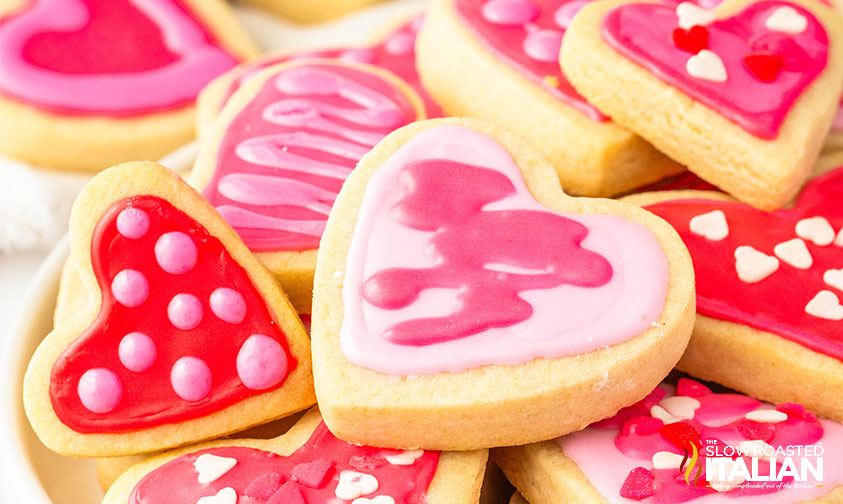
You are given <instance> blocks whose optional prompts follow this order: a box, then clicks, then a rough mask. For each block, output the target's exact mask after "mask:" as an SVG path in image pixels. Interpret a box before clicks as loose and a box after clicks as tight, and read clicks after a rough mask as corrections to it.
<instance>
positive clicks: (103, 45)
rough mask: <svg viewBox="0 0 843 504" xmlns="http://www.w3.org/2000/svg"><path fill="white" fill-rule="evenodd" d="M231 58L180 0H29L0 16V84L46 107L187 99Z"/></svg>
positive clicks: (125, 111)
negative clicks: (19, 7)
mask: <svg viewBox="0 0 843 504" xmlns="http://www.w3.org/2000/svg"><path fill="white" fill-rule="evenodd" d="M236 64H237V60H236V59H235V57H234V56H232V55H231V54H229V53H228V52H227V51H226V50H225V49H223V48H222V47H221V46H220V45H219V44H217V42H216V41H214V39H213V37H212V36H211V34H210V32H209V31H208V30H207V29H206V27H205V26H203V24H202V22H201V21H200V20H199V19H198V18H197V17H196V15H195V14H194V13H193V12H191V10H190V9H189V8H188V7H187V6H186V5H185V4H184V3H183V2H182V1H180V0H30V1H29V2H27V3H26V4H25V5H24V6H23V7H22V8H21V9H19V10H17V11H14V12H13V13H11V14H9V15H8V16H6V17H4V18H2V19H0V93H2V94H3V95H6V96H9V97H12V98H14V99H16V100H19V101H22V102H25V103H28V104H31V105H34V106H36V107H39V108H43V109H45V110H49V111H51V112H57V113H63V114H82V115H91V114H95V115H109V116H131V115H140V114H145V113H149V112H153V111H160V110H168V109H173V108H177V107H181V106H185V105H188V104H190V103H192V102H193V101H194V99H195V98H196V95H197V94H198V93H199V91H200V90H201V89H202V88H203V87H204V86H205V85H206V84H208V82H210V81H211V80H212V79H213V78H214V77H216V76H217V75H220V74H221V73H223V72H225V71H227V70H229V69H231V68H232V67H234V66H235V65H236Z"/></svg>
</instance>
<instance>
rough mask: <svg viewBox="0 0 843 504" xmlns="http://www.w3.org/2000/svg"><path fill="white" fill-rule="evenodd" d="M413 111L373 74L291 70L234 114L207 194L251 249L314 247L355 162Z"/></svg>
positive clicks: (333, 67) (325, 68)
mask: <svg viewBox="0 0 843 504" xmlns="http://www.w3.org/2000/svg"><path fill="white" fill-rule="evenodd" d="M415 118H416V112H415V110H414V109H413V107H412V106H411V105H410V103H409V102H408V101H407V99H406V98H405V97H404V95H403V94H401V91H399V90H398V89H397V88H396V87H395V86H393V85H392V84H391V83H389V82H387V81H386V80H384V79H382V78H381V77H379V76H377V75H374V74H372V73H368V72H365V71H362V70H357V69H353V68H349V67H346V66H341V65H338V64H331V63H318V64H305V65H297V66H294V67H291V68H287V69H285V70H283V71H281V72H279V73H278V74H277V75H275V76H273V77H272V78H270V79H269V80H267V82H266V83H265V84H264V86H263V88H262V89H261V90H260V91H259V92H258V94H257V96H255V98H254V99H252V101H251V102H250V103H249V104H248V105H246V107H245V108H243V110H241V111H240V113H239V114H238V115H237V116H236V117H235V118H234V119H233V120H232V121H231V123H230V124H229V126H228V129H227V131H226V133H225V135H224V137H223V139H222V142H221V144H220V149H219V152H218V155H217V163H216V168H215V170H214V173H213V176H212V177H211V180H210V181H209V182H208V185H207V186H206V187H205V189H204V191H203V194H204V195H205V197H206V198H207V199H208V201H210V202H211V204H213V205H214V206H215V207H216V208H217V210H219V212H220V214H221V215H222V216H223V218H225V220H226V221H227V222H228V223H229V224H230V225H231V226H232V227H233V228H234V229H235V230H236V231H237V232H238V233H239V234H240V236H241V237H242V238H243V241H244V242H245V243H246V245H247V246H249V248H251V249H252V250H256V251H278V250H307V249H314V248H317V247H318V246H319V239H320V238H321V236H322V231H323V230H324V229H325V222H326V220H327V219H328V213H329V212H330V210H331V205H332V204H333V202H334V198H336V195H337V192H338V191H339V189H340V187H341V186H342V183H343V181H345V178H346V177H347V176H348V174H349V173H351V170H352V169H353V168H354V166H355V165H356V164H357V161H358V160H359V159H360V158H361V157H363V155H364V154H366V153H367V152H368V151H369V150H370V149H371V148H372V147H374V145H375V144H376V143H378V142H379V141H380V140H381V139H382V138H383V137H385V136H386V135H387V134H389V133H390V132H391V131H393V130H394V129H396V128H398V127H400V126H403V125H405V124H408V123H410V122H412V121H413V120H415Z"/></svg>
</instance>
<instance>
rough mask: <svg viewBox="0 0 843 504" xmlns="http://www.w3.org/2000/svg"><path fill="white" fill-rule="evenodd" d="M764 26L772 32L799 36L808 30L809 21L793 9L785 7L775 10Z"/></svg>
mask: <svg viewBox="0 0 843 504" xmlns="http://www.w3.org/2000/svg"><path fill="white" fill-rule="evenodd" d="M764 26H766V27H767V28H768V29H770V30H775V31H780V32H784V33H789V34H791V35H799V34H800V33H802V32H804V31H805V28H808V20H807V19H806V18H805V16H803V15H802V14H799V13H798V12H796V9H794V8H793V7H788V6H784V7H779V8H778V9H776V10H774V11H773V13H772V14H770V17H768V18H767V21H765V22H764Z"/></svg>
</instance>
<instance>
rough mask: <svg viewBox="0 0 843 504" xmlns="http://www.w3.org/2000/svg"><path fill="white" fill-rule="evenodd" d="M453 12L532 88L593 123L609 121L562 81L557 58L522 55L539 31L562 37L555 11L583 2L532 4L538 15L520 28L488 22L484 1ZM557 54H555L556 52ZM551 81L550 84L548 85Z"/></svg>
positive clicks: (468, 1) (541, 0)
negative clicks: (534, 85)
mask: <svg viewBox="0 0 843 504" xmlns="http://www.w3.org/2000/svg"><path fill="white" fill-rule="evenodd" d="M455 3H456V11H457V14H458V15H459V17H460V19H461V20H462V21H463V23H465V25H466V27H467V28H469V29H470V30H471V31H472V32H473V33H474V35H475V36H476V37H477V38H479V39H480V40H481V41H482V42H483V44H484V45H486V46H487V47H488V48H489V49H490V50H491V52H492V53H493V54H494V55H495V56H497V57H498V58H500V59H501V60H503V61H504V62H506V63H507V64H508V65H510V66H512V67H513V68H515V69H516V70H518V71H519V72H520V73H521V74H522V75H524V76H525V77H526V78H527V79H529V80H530V81H532V82H533V83H534V84H536V85H538V86H541V87H542V88H544V89H545V90H546V91H547V92H549V93H550V94H551V95H552V96H554V97H555V98H558V99H559V100H562V102H563V103H565V104H566V105H568V106H570V107H573V108H575V109H576V110H578V111H579V112H581V113H582V114H584V115H586V116H587V117H589V118H590V119H592V120H594V121H607V120H608V118H607V117H606V116H605V115H603V114H602V113H601V112H600V111H599V110H597V109H596V108H594V107H593V106H592V105H591V104H589V103H588V102H587V101H586V100H585V98H583V97H582V96H580V95H579V93H577V91H576V90H575V89H574V87H573V86H572V85H571V83H570V82H568V79H566V78H565V75H564V74H563V73H562V69H561V68H560V67H559V61H558V58H554V59H552V60H551V61H543V60H538V59H535V58H533V57H531V56H530V55H529V54H528V53H527V52H526V51H525V49H524V48H525V43H526V42H527V40H528V38H529V37H530V35H531V34H534V33H538V32H540V31H546V32H548V33H554V34H558V36H559V37H560V39H561V37H562V36H564V33H565V29H566V28H567V22H568V21H569V20H567V17H568V16H565V18H566V20H565V21H563V22H562V24H559V23H558V18H560V17H561V16H557V15H556V13H557V11H558V10H560V9H562V8H565V6H566V5H568V4H571V6H572V8H574V7H576V5H574V4H584V3H587V2H584V1H582V0H532V2H531V3H532V4H534V5H536V6H538V7H539V14H538V16H537V17H535V19H532V20H530V21H527V22H525V23H523V24H510V25H502V24H497V23H493V22H490V21H488V20H487V19H486V18H485V17H484V15H483V7H484V5H485V4H486V3H487V0H457V1H456V2H455ZM557 53H558V50H557ZM548 78H549V80H551V81H552V82H548Z"/></svg>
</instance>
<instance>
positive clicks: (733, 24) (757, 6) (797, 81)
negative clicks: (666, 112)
mask: <svg viewBox="0 0 843 504" xmlns="http://www.w3.org/2000/svg"><path fill="white" fill-rule="evenodd" d="M783 6H786V7H791V8H792V9H794V10H796V11H797V12H798V14H799V15H801V16H802V17H804V18H805V19H806V21H807V26H806V28H805V30H804V31H802V32H801V33H798V34H795V35H791V34H787V33H783V32H780V31H774V30H771V29H769V28H767V27H766V26H765V24H766V22H767V20H768V19H769V17H770V16H771V15H772V14H773V12H775V11H776V9H778V8H780V7H783ZM677 19H678V18H677V15H676V7H675V6H674V5H664V4H652V3H648V4H626V5H621V6H619V7H616V8H614V9H612V10H611V11H609V12H608V13H607V14H606V16H605V17H604V20H603V24H602V36H603V38H604V39H605V40H606V42H607V43H608V44H609V45H611V46H612V47H613V48H614V49H615V50H617V51H618V52H620V53H621V54H623V55H624V56H626V57H627V58H629V59H631V60H632V61H634V62H636V63H638V64H639V65H641V66H643V67H644V68H646V69H648V70H649V71H650V72H652V73H653V74H654V75H655V76H656V77H658V78H659V79H661V80H663V81H664V82H666V83H668V84H670V85H671V86H674V87H677V88H678V89H680V90H682V91H683V92H685V93H686V94H688V95H689V96H690V97H692V98H694V99H696V100H698V101H700V102H701V103H703V104H705V105H706V106H708V107H711V108H712V109H714V110H716V111H717V112H718V113H720V114H721V115H723V116H724V117H726V118H727V119H729V120H730V121H732V122H734V123H735V124H737V125H738V126H740V127H741V128H743V129H744V130H746V131H747V132H748V133H751V134H753V135H755V136H757V137H759V138H762V139H765V140H774V139H775V138H777V137H778V134H779V129H780V128H781V124H782V122H783V121H784V120H785V118H786V117H787V114H788V112H789V111H790V109H791V108H792V107H793V105H794V103H795V102H796V100H797V99H798V98H799V96H800V95H801V94H802V92H803V91H804V90H805V88H806V87H807V86H809V85H810V84H811V83H812V82H813V81H814V80H815V79H816V78H817V77H818V76H819V75H820V74H821V73H822V72H823V70H824V69H825V66H826V62H827V60H828V44H829V41H828V34H827V33H826V31H825V28H823V25H822V24H821V23H820V22H819V21H818V20H817V18H816V17H815V16H814V15H813V14H812V13H811V12H810V11H808V10H807V9H805V8H804V7H802V6H800V5H797V4H792V3H789V2H784V1H778V0H772V1H769V0H768V1H761V2H757V3H753V4H750V5H749V6H747V7H746V8H744V9H743V10H742V11H741V12H739V13H737V14H735V15H733V16H731V17H728V18H725V19H720V20H716V21H714V22H713V23H711V24H709V25H707V26H706V27H705V29H706V30H707V31H708V43H707V47H708V50H709V51H711V52H713V53H714V54H716V55H717V56H718V57H719V58H720V60H721V61H722V62H723V65H724V66H725V69H726V74H727V78H726V81H725V82H714V81H711V80H705V79H701V78H696V77H693V76H691V75H690V74H689V73H688V71H687V69H686V63H687V62H688V60H689V59H690V58H692V57H694V56H695V55H694V54H692V53H690V52H688V51H686V50H684V49H682V48H680V47H678V46H676V45H675V44H674V43H673V42H672V38H671V37H672V33H673V32H674V30H676V29H677V28H678V21H677ZM758 54H770V55H773V56H776V57H779V58H781V59H782V60H783V67H782V69H781V71H780V72H779V73H778V75H777V76H776V77H775V79H774V80H773V81H772V82H762V81H761V80H759V79H758V78H757V77H756V76H755V75H753V73H752V72H751V71H750V70H749V69H748V68H747V66H746V65H745V63H744V58H745V57H747V56H749V55H758Z"/></svg>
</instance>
